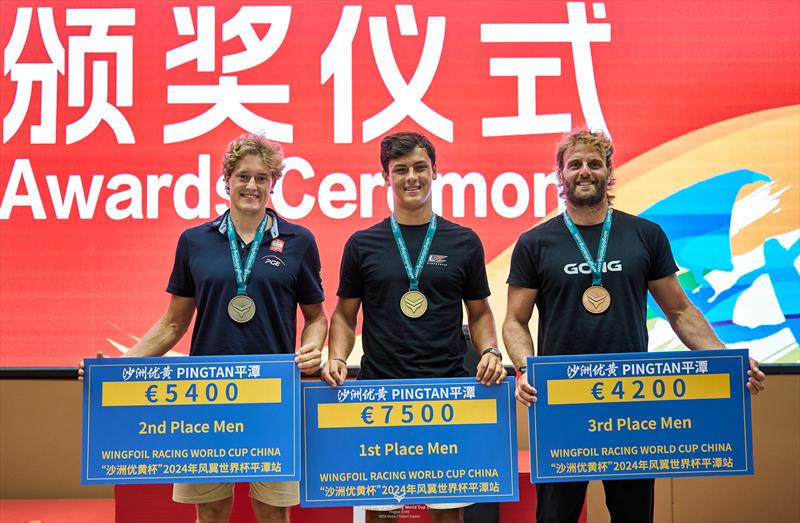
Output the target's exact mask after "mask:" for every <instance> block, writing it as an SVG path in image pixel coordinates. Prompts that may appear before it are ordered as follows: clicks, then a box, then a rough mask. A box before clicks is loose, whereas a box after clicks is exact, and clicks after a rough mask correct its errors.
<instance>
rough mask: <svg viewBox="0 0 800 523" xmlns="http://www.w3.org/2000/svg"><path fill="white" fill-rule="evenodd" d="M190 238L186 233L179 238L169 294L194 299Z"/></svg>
mask: <svg viewBox="0 0 800 523" xmlns="http://www.w3.org/2000/svg"><path fill="white" fill-rule="evenodd" d="M189 257H190V253H189V238H188V236H187V231H184V232H183V233H182V234H181V236H180V238H178V246H177V247H176V249H175V262H174V263H173V264H172V274H170V276H169V283H168V284H167V292H168V293H170V294H174V295H175V296H182V297H184V298H194V296H195V291H196V288H195V282H194V277H192V271H191V267H190V265H189Z"/></svg>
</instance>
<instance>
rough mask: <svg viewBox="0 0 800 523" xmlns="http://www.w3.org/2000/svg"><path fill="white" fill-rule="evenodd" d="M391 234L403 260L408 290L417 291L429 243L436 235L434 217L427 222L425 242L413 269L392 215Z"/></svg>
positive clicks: (401, 233) (400, 232)
mask: <svg viewBox="0 0 800 523" xmlns="http://www.w3.org/2000/svg"><path fill="white" fill-rule="evenodd" d="M391 223H392V234H394V241H395V242H396V243H397V250H399V251H400V258H402V260H403V267H405V268H406V275H407V276H408V283H409V286H408V289H409V290H412V291H416V290H419V277H420V275H421V274H422V269H423V267H424V266H425V260H426V259H427V258H428V253H429V252H430V250H431V243H433V235H434V234H436V215H435V214H434V215H433V216H431V221H429V222H428V230H427V231H426V232H425V241H423V242H422V249H420V251H419V256H417V263H416V265H415V266H414V267H412V266H411V256H410V255H409V254H408V248H407V247H406V242H405V240H404V239H403V231H401V230H400V225H399V224H398V223H397V218H395V217H394V214H392V216H391Z"/></svg>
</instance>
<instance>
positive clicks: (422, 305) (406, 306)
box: [400, 291, 428, 318]
mask: <svg viewBox="0 0 800 523" xmlns="http://www.w3.org/2000/svg"><path fill="white" fill-rule="evenodd" d="M400 310H401V311H403V314H405V315H406V316H408V317H409V318H419V317H420V316H422V315H423V314H425V311H427V310H428V298H426V297H425V295H424V294H422V293H421V292H419V291H408V292H407V293H405V294H403V297H402V298H400Z"/></svg>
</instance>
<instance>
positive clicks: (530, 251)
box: [506, 231, 540, 289]
mask: <svg viewBox="0 0 800 523" xmlns="http://www.w3.org/2000/svg"><path fill="white" fill-rule="evenodd" d="M535 251H536V247H535V244H534V241H533V239H532V238H531V237H530V231H528V232H527V233H523V234H522V235H521V236H520V237H519V240H518V241H517V244H516V245H515V246H514V252H513V253H512V254H511V267H510V269H509V274H508V280H507V281H506V283H508V284H509V285H514V286H516V287H525V288H527V289H538V288H539V285H540V282H539V274H538V271H537V270H536V265H537V264H536V256H535V254H536V253H535Z"/></svg>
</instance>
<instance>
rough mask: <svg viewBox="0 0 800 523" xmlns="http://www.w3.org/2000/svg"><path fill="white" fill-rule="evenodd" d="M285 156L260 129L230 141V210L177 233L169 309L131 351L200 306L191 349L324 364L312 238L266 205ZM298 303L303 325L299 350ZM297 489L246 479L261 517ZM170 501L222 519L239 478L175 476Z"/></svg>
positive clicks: (155, 341) (169, 332) (276, 516)
mask: <svg viewBox="0 0 800 523" xmlns="http://www.w3.org/2000/svg"><path fill="white" fill-rule="evenodd" d="M282 164H283V151H282V150H281V147H280V146H279V145H278V144H276V143H274V142H271V141H269V140H267V139H265V138H263V137H262V136H259V135H253V134H244V135H242V136H240V137H238V138H237V139H235V140H233V141H232V142H231V143H230V144H229V146H228V149H227V151H226V152H225V154H224V156H223V160H222V177H223V181H224V182H225V188H226V191H227V193H228V194H229V195H230V200H231V204H230V210H229V211H226V212H225V213H224V214H223V215H222V216H219V217H218V218H216V219H214V220H213V221H210V222H208V223H205V224H203V225H200V226H197V227H192V228H190V229H187V230H186V231H184V232H183V234H181V236H180V239H179V240H178V247H177V250H176V253H175V263H174V265H173V268H172V274H171V276H170V278H169V283H168V285H167V292H168V293H169V294H170V295H171V296H170V302H169V305H168V307H167V310H166V312H165V313H164V315H163V316H162V317H161V319H160V320H158V321H157V322H156V324H155V325H153V327H152V328H151V329H150V330H149V331H148V332H147V333H146V334H145V335H144V337H143V338H142V339H141V341H139V342H138V343H137V344H136V345H135V346H134V347H133V348H132V349H131V350H130V351H128V352H127V353H126V354H125V356H126V357H148V356H162V355H164V354H165V353H166V352H168V351H169V350H170V349H171V348H172V347H174V346H175V344H176V343H177V342H178V341H179V340H180V339H181V338H182V337H183V335H184V333H185V332H186V330H187V329H188V328H189V325H190V323H191V321H192V317H193V316H194V314H195V311H197V317H196V319H195V324H194V331H193V332H192V343H191V351H190V355H191V356H211V355H246V354H283V353H295V354H296V356H295V362H296V363H297V366H298V367H299V368H300V370H301V371H302V372H304V373H309V374H310V373H313V372H315V371H316V370H317V369H318V368H319V365H320V358H321V350H322V345H323V343H324V341H325V336H326V334H327V327H328V325H327V319H326V318H325V313H324V310H323V308H322V302H323V301H324V297H323V293H322V282H321V279H320V258H319V252H318V250H317V245H316V241H315V240H314V236H313V235H312V234H311V232H310V231H308V230H307V229H305V228H304V227H301V226H299V225H295V224H292V223H289V222H287V221H286V220H284V219H283V218H281V217H279V216H278V215H277V214H276V213H275V211H273V210H272V209H269V208H268V207H267V204H268V203H269V197H270V193H271V192H272V188H273V187H274V185H275V182H276V181H277V180H278V179H279V178H280V176H281V168H282ZM237 261H238V262H239V263H236V262H237ZM248 273H249V274H248ZM298 305H299V307H300V310H301V312H302V315H303V320H304V326H303V330H302V334H301V339H300V347H299V348H298V349H296V350H295V342H296V340H295V337H296V327H295V325H296V317H297V307H298ZM101 355H102V354H98V356H101ZM80 372H81V374H82V372H83V371H82V370H81V371H80ZM299 494H300V491H299V486H298V484H297V482H256V483H251V484H250V497H251V500H252V504H253V511H254V512H255V515H256V519H257V520H258V522H259V523H267V522H285V521H287V520H288V507H289V506H291V505H296V504H297V503H298V502H299ZM173 499H174V500H175V501H177V502H178V503H192V504H195V505H196V506H197V520H198V521H199V522H201V523H206V522H208V523H223V522H226V521H227V520H228V517H229V515H230V512H231V508H232V506H233V483H178V484H175V486H174V490H173Z"/></svg>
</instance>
